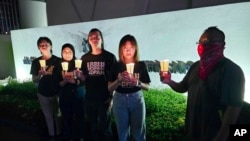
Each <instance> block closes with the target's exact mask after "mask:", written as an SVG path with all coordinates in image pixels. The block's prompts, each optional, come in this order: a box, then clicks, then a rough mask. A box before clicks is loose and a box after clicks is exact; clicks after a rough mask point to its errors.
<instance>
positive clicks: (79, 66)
mask: <svg viewBox="0 0 250 141" xmlns="http://www.w3.org/2000/svg"><path fill="white" fill-rule="evenodd" d="M81 66H82V60H80V59H77V60H75V67H76V68H78V69H79V68H81Z"/></svg>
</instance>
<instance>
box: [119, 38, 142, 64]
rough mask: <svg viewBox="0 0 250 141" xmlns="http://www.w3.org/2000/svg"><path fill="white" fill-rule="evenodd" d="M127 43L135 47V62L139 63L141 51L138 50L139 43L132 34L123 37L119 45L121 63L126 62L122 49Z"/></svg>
mask: <svg viewBox="0 0 250 141" xmlns="http://www.w3.org/2000/svg"><path fill="white" fill-rule="evenodd" d="M127 41H129V42H131V44H132V45H134V46H135V55H134V61H135V62H138V61H139V49H138V45H137V41H136V39H135V37H134V36H133V35H130V34H127V35H125V36H123V37H122V38H121V40H120V43H119V60H120V61H121V62H124V58H123V56H122V47H123V46H124V45H125V43H126V42H127Z"/></svg>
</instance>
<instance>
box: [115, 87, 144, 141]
mask: <svg viewBox="0 0 250 141" xmlns="http://www.w3.org/2000/svg"><path fill="white" fill-rule="evenodd" d="M113 114H114V118H115V122H116V127H117V132H118V137H119V141H127V140H128V138H129V134H130V135H131V138H132V139H133V141H145V140H146V124H145V118H146V109H145V102H144V97H143V93H142V91H137V92H135V93H129V94H122V93H118V92H115V95H114V98H113Z"/></svg>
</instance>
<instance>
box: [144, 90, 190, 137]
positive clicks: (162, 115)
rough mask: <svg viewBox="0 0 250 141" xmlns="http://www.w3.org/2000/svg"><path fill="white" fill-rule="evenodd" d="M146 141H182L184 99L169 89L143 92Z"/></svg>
mask: <svg viewBox="0 0 250 141" xmlns="http://www.w3.org/2000/svg"><path fill="white" fill-rule="evenodd" d="M144 97H145V102H146V112H147V113H146V128H147V140H153V141H177V140H178V141H180V140H184V136H183V129H184V120H185V119H184V118H185V109H186V97H185V96H183V95H181V94H179V93H176V92H174V91H172V90H171V89H151V90H149V91H144Z"/></svg>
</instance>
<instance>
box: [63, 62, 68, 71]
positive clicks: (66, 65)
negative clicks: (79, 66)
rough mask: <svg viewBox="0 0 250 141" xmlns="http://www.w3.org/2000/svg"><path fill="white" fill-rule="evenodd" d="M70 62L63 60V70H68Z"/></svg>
mask: <svg viewBox="0 0 250 141" xmlns="http://www.w3.org/2000/svg"><path fill="white" fill-rule="evenodd" d="M68 65H69V64H68V62H62V69H63V71H68Z"/></svg>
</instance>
